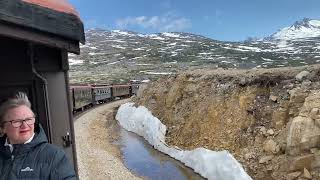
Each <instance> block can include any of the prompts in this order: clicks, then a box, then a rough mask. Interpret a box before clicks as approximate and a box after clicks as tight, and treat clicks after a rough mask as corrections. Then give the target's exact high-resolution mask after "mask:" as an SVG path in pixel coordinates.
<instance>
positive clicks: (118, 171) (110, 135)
mask: <svg viewBox="0 0 320 180" xmlns="http://www.w3.org/2000/svg"><path fill="white" fill-rule="evenodd" d="M128 101H129V99H128V100H120V101H116V102H113V103H109V104H105V105H102V106H99V107H97V108H95V109H93V110H91V111H89V112H87V113H85V114H83V115H82V116H81V117H79V118H78V119H77V120H76V121H75V123H74V128H75V140H76V148H77V158H78V166H79V177H80V179H81V180H87V179H88V180H91V179H95V180H100V179H101V180H107V179H119V180H122V179H124V180H128V179H130V180H131V179H132V180H134V179H141V178H139V177H137V176H136V175H134V174H133V173H132V172H130V171H129V170H128V169H127V168H126V167H125V166H124V164H123V163H122V160H121V158H120V151H119V149H118V148H117V147H116V146H115V145H113V144H112V143H111V142H112V141H113V140H115V139H116V138H117V133H115V130H114V128H113V126H115V125H116V121H115V120H114V115H115V111H114V110H115V109H116V108H117V107H119V106H120V105H121V104H124V103H126V102H128Z"/></svg>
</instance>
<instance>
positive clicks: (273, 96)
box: [269, 95, 278, 102]
mask: <svg viewBox="0 0 320 180" xmlns="http://www.w3.org/2000/svg"><path fill="white" fill-rule="evenodd" d="M269 99H270V100H271V101H273V102H277V100H278V96H275V95H270V97H269Z"/></svg>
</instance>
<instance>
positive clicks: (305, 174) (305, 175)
mask: <svg viewBox="0 0 320 180" xmlns="http://www.w3.org/2000/svg"><path fill="white" fill-rule="evenodd" d="M303 177H304V178H306V179H312V176H311V174H310V172H309V171H308V169H306V168H304V169H303Z"/></svg>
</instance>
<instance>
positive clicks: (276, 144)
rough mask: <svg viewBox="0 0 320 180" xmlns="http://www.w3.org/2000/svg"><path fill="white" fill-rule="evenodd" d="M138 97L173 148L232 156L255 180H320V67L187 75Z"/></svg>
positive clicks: (151, 86) (153, 85)
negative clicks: (160, 124) (226, 152)
mask: <svg viewBox="0 0 320 180" xmlns="http://www.w3.org/2000/svg"><path fill="white" fill-rule="evenodd" d="M140 93H141V94H142V95H143V96H139V95H138V98H136V102H137V103H138V104H139V105H144V106H146V107H147V108H148V109H150V110H151V111H152V112H153V114H154V115H155V116H157V117H158V118H159V119H160V120H161V121H162V122H163V123H164V124H165V125H166V126H167V128H168V132H167V139H166V142H167V143H169V144H170V145H174V146H178V147H181V148H185V149H193V148H196V147H206V148H208V149H212V150H222V149H226V150H229V151H230V152H231V153H232V154H233V155H234V156H235V158H236V159H237V160H238V161H240V162H241V163H242V164H243V166H244V167H245V169H246V171H247V172H248V173H249V174H250V176H251V177H253V179H300V178H306V179H320V171H319V167H320V161H319V160H320V151H319V147H320V128H319V127H320V115H319V114H320V66H306V67H299V68H277V69H269V70H207V71H206V70H198V71H190V72H185V73H182V74H179V75H176V76H174V77H170V78H168V79H160V80H158V81H157V82H154V83H151V84H149V85H147V86H146V87H144V88H143V90H142V91H141V92H140Z"/></svg>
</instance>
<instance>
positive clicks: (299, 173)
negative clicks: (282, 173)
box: [287, 171, 301, 180]
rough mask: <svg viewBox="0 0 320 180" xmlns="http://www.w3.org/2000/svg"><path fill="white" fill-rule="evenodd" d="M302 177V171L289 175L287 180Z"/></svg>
mask: <svg viewBox="0 0 320 180" xmlns="http://www.w3.org/2000/svg"><path fill="white" fill-rule="evenodd" d="M300 175H301V172H300V171H296V172H293V173H290V174H287V180H293V179H295V178H297V177H299V176H300Z"/></svg>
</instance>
